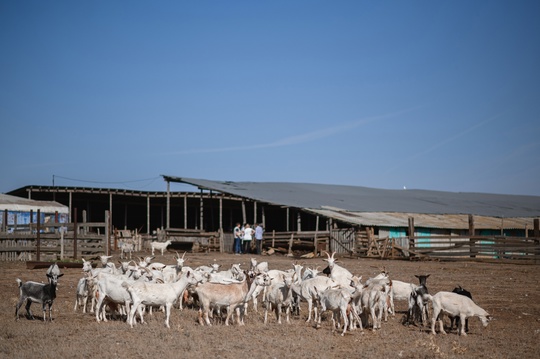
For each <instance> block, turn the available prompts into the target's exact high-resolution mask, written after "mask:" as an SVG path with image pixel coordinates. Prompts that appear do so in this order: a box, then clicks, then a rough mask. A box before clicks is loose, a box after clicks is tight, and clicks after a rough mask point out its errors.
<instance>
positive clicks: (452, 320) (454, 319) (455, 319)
mask: <svg viewBox="0 0 540 359" xmlns="http://www.w3.org/2000/svg"><path fill="white" fill-rule="evenodd" d="M452 292H453V293H457V294H460V295H463V296H465V297H468V298H470V299H471V300H472V294H471V292H469V291H468V290H465V289H463V288H461V286H460V285H458V286H457V287H455V288H454V290H453V291H452ZM454 323H455V324H456V329H457V328H459V317H450V329H452V328H454ZM465 332H466V333H467V332H469V319H468V318H467V319H465Z"/></svg>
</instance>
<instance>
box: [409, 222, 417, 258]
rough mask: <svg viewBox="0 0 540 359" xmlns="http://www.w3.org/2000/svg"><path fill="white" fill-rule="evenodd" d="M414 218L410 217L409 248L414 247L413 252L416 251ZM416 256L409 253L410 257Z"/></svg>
mask: <svg viewBox="0 0 540 359" xmlns="http://www.w3.org/2000/svg"><path fill="white" fill-rule="evenodd" d="M414 231H415V229H414V217H409V233H408V234H409V248H411V247H412V249H413V250H415V249H416V241H415V238H414ZM412 256H414V255H413V254H412V253H411V252H409V257H412Z"/></svg>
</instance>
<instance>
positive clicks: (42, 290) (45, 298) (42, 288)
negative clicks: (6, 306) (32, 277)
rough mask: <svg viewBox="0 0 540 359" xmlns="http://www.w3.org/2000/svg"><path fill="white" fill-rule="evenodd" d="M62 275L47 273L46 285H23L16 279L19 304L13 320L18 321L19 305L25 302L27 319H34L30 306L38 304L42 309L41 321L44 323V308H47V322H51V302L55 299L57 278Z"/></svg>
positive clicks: (35, 283)
mask: <svg viewBox="0 0 540 359" xmlns="http://www.w3.org/2000/svg"><path fill="white" fill-rule="evenodd" d="M63 275H64V274H49V273H47V278H49V283H48V284H43V283H37V282H31V281H28V282H26V283H23V281H22V280H20V279H19V278H17V283H18V284H19V292H20V296H19V302H18V303H17V305H16V307H15V319H16V320H19V309H20V308H21V305H22V304H23V303H24V301H26V313H27V316H28V318H29V319H34V316H33V315H32V311H31V310H30V306H31V305H32V303H40V304H41V305H42V308H43V321H46V320H47V318H46V307H47V306H48V307H49V320H50V321H52V314H51V307H52V305H53V301H54V299H55V298H56V286H57V284H58V278H60V277H61V276H63Z"/></svg>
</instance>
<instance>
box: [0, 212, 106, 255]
mask: <svg viewBox="0 0 540 359" xmlns="http://www.w3.org/2000/svg"><path fill="white" fill-rule="evenodd" d="M107 219H108V213H106V221H105V222H98V223H89V222H84V223H76V222H75V223H46V224H43V223H31V224H27V225H18V226H17V230H16V231H14V230H12V229H10V228H9V227H7V228H6V230H5V231H2V232H0V261H16V260H22V261H30V260H37V261H40V260H65V259H80V258H81V257H96V256H99V255H103V254H108V253H110V248H111V246H110V244H111V241H110V235H109V233H110V230H109V225H108V223H109V221H108V220H107Z"/></svg>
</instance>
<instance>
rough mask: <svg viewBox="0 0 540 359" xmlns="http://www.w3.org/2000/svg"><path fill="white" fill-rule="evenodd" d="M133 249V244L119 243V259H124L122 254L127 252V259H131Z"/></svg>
mask: <svg viewBox="0 0 540 359" xmlns="http://www.w3.org/2000/svg"><path fill="white" fill-rule="evenodd" d="M134 251H135V244H133V243H129V242H124V243H122V244H121V245H120V259H124V255H125V254H126V255H127V254H129V259H131V254H132V253H133V252H134Z"/></svg>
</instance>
